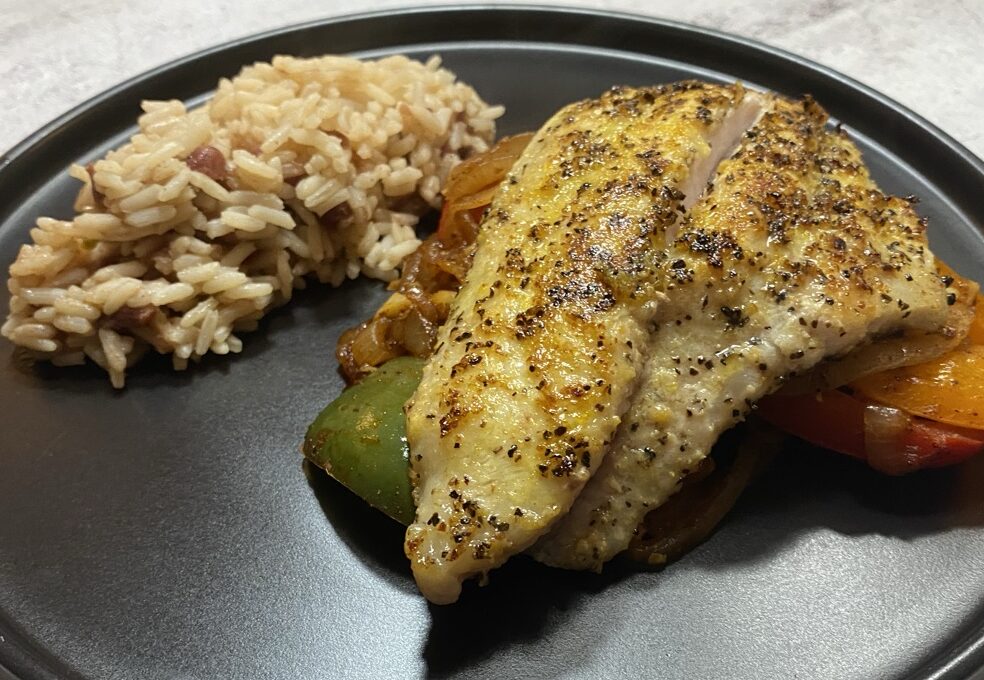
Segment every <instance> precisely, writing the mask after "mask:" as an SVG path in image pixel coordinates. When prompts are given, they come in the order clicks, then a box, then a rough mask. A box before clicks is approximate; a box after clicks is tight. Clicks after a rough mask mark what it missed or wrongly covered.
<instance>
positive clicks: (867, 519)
mask: <svg viewBox="0 0 984 680" xmlns="http://www.w3.org/2000/svg"><path fill="white" fill-rule="evenodd" d="M329 51H331V52H351V53H355V54H359V55H364V56H368V55H380V54H386V53H392V52H404V53H408V54H411V55H413V56H416V57H426V56H428V55H430V54H432V53H435V52H436V53H440V54H441V55H442V56H443V57H444V60H445V63H446V64H447V65H448V66H450V67H451V68H452V69H453V70H455V71H456V72H457V73H458V74H459V75H460V76H461V77H462V78H463V79H465V80H467V81H468V82H470V83H472V84H474V85H475V86H476V87H477V88H478V90H479V91H480V93H481V94H482V95H483V96H484V97H485V98H486V99H487V100H488V101H490V102H501V103H504V104H505V105H506V107H507V111H508V113H507V115H506V117H505V118H504V120H503V122H502V125H501V130H502V132H505V133H509V132H515V131H518V130H525V129H532V128H535V127H537V126H538V125H539V123H540V122H541V121H543V120H544V119H545V118H546V117H547V116H548V114H550V113H551V112H552V111H553V110H554V109H555V108H557V107H558V106H560V105H561V104H564V103H567V102H569V101H571V100H574V99H576V98H580V97H585V96H589V95H594V94H597V93H598V92H600V91H601V90H603V89H605V88H607V87H609V86H611V85H613V84H616V83H625V84H643V83H654V82H659V81H668V80H673V79H678V78H684V77H691V76H696V77H700V78H708V79H712V80H732V79H735V78H741V79H743V80H745V81H747V82H750V83H753V84H755V85H757V86H762V87H767V88H772V89H776V90H779V91H781V92H785V93H788V94H799V93H803V92H810V93H812V94H814V95H815V96H816V98H817V99H818V100H819V101H820V102H821V103H822V104H823V105H825V106H826V107H827V108H828V109H829V110H830V111H831V113H832V114H833V115H834V116H836V117H837V118H838V119H839V120H841V121H843V122H844V123H845V124H846V125H847V126H848V128H849V129H850V130H851V132H852V133H853V134H854V137H855V138H856V139H857V140H858V142H859V143H860V145H861V147H862V149H863V151H864V153H865V156H866V158H867V160H868V163H869V165H870V166H871V169H872V172H873V173H874V175H875V176H876V177H877V179H878V180H879V181H880V182H881V183H882V186H883V187H884V188H885V189H887V190H889V191H892V192H897V193H901V194H917V195H918V196H920V197H921V199H922V204H921V206H920V210H921V212H922V213H923V214H924V215H925V216H926V217H928V218H929V219H930V223H931V229H932V242H933V245H934V247H935V249H936V251H937V252H938V253H939V254H940V255H941V256H942V257H944V258H945V259H946V260H948V261H949V262H951V264H953V265H954V266H955V267H956V268H957V269H960V270H962V271H963V272H964V273H966V274H969V275H971V276H974V277H976V278H977V279H978V280H984V237H982V234H981V232H980V231H979V229H978V227H977V226H975V225H979V224H982V223H984V203H982V202H981V200H980V197H981V196H982V195H984V168H982V164H981V162H980V161H979V160H977V159H975V158H974V157H973V156H972V155H971V154H970V153H968V152H967V151H966V150H964V149H963V148H961V147H960V146H959V145H957V144H956V143H955V142H954V141H953V140H951V139H950V138H948V137H947V136H946V135H944V134H943V133H941V132H940V131H939V130H937V129H936V128H934V127H933V126H931V125H929V124H928V123H926V122H925V121H923V120H921V119H919V118H917V117H916V116H914V115H913V114H912V113H910V112H908V111H906V110H905V109H903V108H901V107H900V106H898V105H896V104H894V103H892V102H891V101H888V100H887V99H885V98H884V97H881V96H880V95H878V94H876V93H874V92H872V91H870V90H868V89H867V88H865V87H863V86H861V85H859V84H857V83H855V82H852V81H850V80H848V79H846V78H844V77H842V76H839V75H837V74H836V73H833V72H831V71H828V70H826V69H824V68H821V67H819V66H816V65H814V64H811V63H808V62H806V61H804V60H802V59H799V58H796V57H793V56H791V55H788V54H785V53H782V52H779V51H776V50H772V49H769V48H766V47H763V46H761V45H758V44H755V43H751V42H748V41H745V40H741V39H737V38H733V37H728V36H724V35H720V34H717V33H713V32H710V31H705V30H700V29H695V28H692V27H688V26H681V25H677V24H671V23H666V22H659V21H652V20H646V19H639V18H632V17H627V16H615V15H607V14H600V13H594V12H587V11H569V10H547V9H537V8H518V7H513V8H508V9H506V8H488V7H471V8H442V9H427V10H409V11H399V12H390V13H383V14H375V15H369V16H360V17H355V18H348V19H341V20H333V21H328V22H320V23H313V24H308V25H304V26H298V27H294V28H288V29H284V30H279V31H276V32H273V33H269V34H265V35H262V36H258V37H256V38H250V39H247V40H242V41H238V42H235V43H231V44H228V45H224V46H221V47H218V48H215V49H212V50H209V51H207V52H203V53H200V54H197V55H194V56H192V57H189V58H187V59H183V60H181V61H178V62H175V63H173V64H171V65H168V66H165V67H163V68H160V69H157V70H155V71H153V72H151V73H148V74H146V75H144V76H141V77H139V78H137V79H135V80H132V81H130V82H128V83H126V84H124V85H121V86H120V87H117V88H115V89H113V90H111V91H110V92H107V93H105V94H103V95H100V96H99V97H97V98H95V99H93V100H92V101H90V102H88V103H86V104H84V105H83V106H81V107H79V108H78V109H76V110H75V111H73V112H71V113H70V114H68V115H67V116H64V117H63V118H60V119H59V120H57V121H55V122H54V123H52V124H51V125H49V126H47V127H45V128H44V129H43V130H41V131H40V132H38V133H37V134H36V135H34V136H33V137H31V138H30V139H28V140H27V141H26V142H24V143H23V144H22V145H20V146H19V147H17V148H16V149H14V150H13V151H12V152H11V153H10V154H9V155H7V156H6V157H4V158H3V159H0V168H2V169H0V263H2V264H3V266H4V268H5V267H6V265H7V264H8V263H9V262H10V261H12V260H13V258H14V256H15V253H16V251H17V248H18V247H19V245H20V244H21V243H22V242H23V241H25V240H26V238H27V231H28V228H29V226H30V225H31V224H32V222H33V220H34V219H35V218H36V217H37V216H39V215H43V214H44V215H68V214H69V212H70V207H71V199H72V195H73V192H74V182H73V181H72V180H70V179H69V178H68V177H67V176H66V175H65V174H64V172H63V170H64V168H65V167H66V166H67V165H68V163H70V162H71V161H74V160H78V159H81V160H82V161H83V162H85V161H86V160H89V159H93V158H95V157H97V156H99V155H101V154H102V153H103V152H104V151H105V150H106V149H107V148H109V147H110V146H112V145H116V144H119V143H120V142H121V140H123V139H124V138H125V136H126V135H127V134H128V133H129V132H130V131H131V130H132V127H131V126H132V124H133V123H134V121H135V117H136V114H137V110H138V108H137V107H138V103H139V101H140V100H141V99H142V98H171V97H175V98H180V99H186V100H198V99H200V98H201V97H203V96H204V95H206V94H207V93H208V91H209V89H210V88H211V87H213V86H214V84H215V82H216V80H217V79H218V78H219V77H220V76H228V75H232V74H233V73H235V72H236V71H237V70H238V69H239V68H240V66H241V65H243V64H246V63H249V62H252V61H254V60H266V59H269V58H270V57H271V56H272V55H274V54H276V53H294V54H300V55H314V54H321V53H325V52H329ZM878 67H879V65H877V64H872V68H878ZM384 294H385V293H384V291H383V289H382V287H381V286H380V285H379V284H377V283H373V282H355V283H352V284H348V285H346V286H344V287H342V288H341V289H338V290H328V289H324V288H320V289H316V290H309V291H307V292H306V293H305V294H303V295H301V296H300V298H299V299H298V300H297V301H296V302H295V303H294V304H293V305H292V306H290V307H289V308H286V309H283V310H280V311H278V312H276V313H275V314H273V315H272V316H271V317H270V318H269V319H268V320H267V321H266V322H265V323H264V324H263V327H262V329H261V330H260V331H259V332H257V333H255V334H253V335H252V336H250V337H248V339H247V342H246V349H245V351H244V353H243V355H242V356H240V357H236V358H234V359H228V358H220V357H214V358H210V359H209V360H207V361H205V362H203V365H202V366H200V367H198V368H196V369H194V370H191V371H188V372H186V373H180V374H176V373H172V372H171V371H170V370H169V368H168V365H167V362H165V361H163V360H161V361H150V362H149V363H146V364H144V365H142V366H140V367H139V368H138V369H137V370H134V371H133V372H132V373H131V375H130V376H129V380H128V387H127V389H126V390H125V391H122V392H114V390H113V389H112V388H111V387H110V385H109V382H108V380H107V379H106V378H105V377H104V376H103V375H102V374H101V373H100V372H99V371H97V370H96V369H93V368H75V369H68V370H59V369H53V368H50V367H47V368H46V367H37V368H24V367H21V366H18V365H17V362H15V361H14V360H13V359H12V358H11V357H12V353H11V350H10V347H9V345H8V346H5V347H4V348H3V349H2V352H3V355H4V359H3V362H2V365H0V432H2V433H3V445H2V451H0V664H2V665H3V666H6V668H8V669H9V671H10V672H11V673H13V674H14V675H15V676H17V677H21V678H49V677H50V678H54V677H57V678H203V679H204V678H244V679H249V680H252V679H255V678H292V679H294V678H297V679H300V678H341V677H346V678H362V677H366V678H368V677H375V678H407V677H418V676H427V677H468V678H506V677H509V678H512V677H540V678H548V677H560V676H563V677H578V678H598V677H604V676H615V677H661V678H780V677H782V678H788V677H804V678H806V677H810V678H874V677H878V678H901V677H906V678H908V677H923V678H925V677H933V678H944V677H945V678H958V677H967V676H969V675H970V674H972V673H973V672H974V671H975V670H976V669H978V668H979V667H981V665H982V661H984V643H982V641H981V640H982V634H984V604H982V603H984V501H982V494H981V491H980V490H981V489H982V488H984V460H977V461H976V462H972V463H971V464H969V465H965V466H963V467H962V468H960V469H951V470H942V471H937V472H930V473H925V474H920V475H916V476H912V477H909V478H904V479H890V478H885V477H882V476H879V475H878V474H876V473H873V472H870V471H869V470H867V469H865V468H864V467H862V466H860V465H858V464H855V463H854V462H852V461H850V460H847V459H844V458H841V457H838V456H836V455H833V454H829V453H822V452H817V451H811V450H805V449H804V450H802V451H795V452H790V453H789V454H787V455H786V456H784V457H783V458H782V459H780V460H779V461H778V462H777V464H776V465H775V466H774V468H773V469H772V471H771V472H770V473H768V474H767V475H766V477H765V478H764V479H762V480H761V481H760V482H759V483H758V484H757V485H756V486H755V487H754V488H753V489H752V490H750V491H749V493H748V494H747V495H746V497H745V498H744V499H743V500H742V502H741V504H740V506H739V507H738V508H737V509H736V510H735V512H734V513H733V514H732V515H731V516H730V517H729V518H728V520H727V521H726V523H725V524H724V526H722V527H721V529H720V530H719V531H718V532H717V533H716V534H715V535H714V536H713V537H712V538H711V540H710V541H708V542H707V543H706V544H705V545H703V546H702V547H701V548H699V549H698V550H696V551H694V552H693V553H691V554H690V555H688V556H687V557H686V558H685V559H684V560H683V561H682V562H680V563H678V564H676V565H674V566H672V567H670V568H668V569H666V570H665V571H663V572H661V573H652V572H639V571H635V570H633V569H631V568H629V567H626V566H625V565H621V564H615V565H613V566H612V567H611V568H610V569H607V570H606V572H605V574H604V575H602V576H597V575H592V574H575V573H564V572H557V571H552V570H549V569H547V568H545V567H541V566H539V565H537V564H534V563H532V562H530V561H528V560H525V559H522V558H520V559H516V560H514V561H513V562H511V563H510V564H509V565H508V566H507V567H506V568H504V569H502V570H501V571H499V572H496V573H494V574H493V577H492V583H491V585H489V586H488V587H486V588H483V589H480V588H477V587H469V588H468V589H466V592H465V595H464V597H463V599H462V601H461V602H460V603H459V604H458V605H456V606H452V607H444V608H435V607H429V606H428V605H427V603H426V602H425V601H424V600H423V598H421V597H420V596H419V595H418V593H417V591H416V589H415V587H414V584H413V581H412V579H411V578H410V575H409V570H408V568H407V564H406V562H405V559H404V558H403V555H402V546H401V531H400V529H399V528H398V527H396V526H394V525H392V524H391V523H389V522H388V520H386V519H384V518H383V517H382V516H380V515H378V514H376V513H374V512H373V511H371V510H369V509H367V508H366V507H364V506H363V505H362V504H361V503H360V502H359V501H357V500H356V499H354V498H353V497H351V496H350V495H349V494H348V492H346V491H345V490H344V489H342V488H341V487H339V486H337V485H336V484H335V483H334V482H332V481H331V480H330V479H328V478H327V476H325V475H324V474H323V473H320V472H318V471H310V470H307V469H305V468H304V467H303V466H302V464H301V456H300V454H299V451H298V446H299V443H300V440H301V437H302V434H303V432H304V428H305V426H306V425H307V423H308V421H309V420H311V418H312V417H313V416H314V415H315V414H316V413H317V411H318V410H319V409H320V408H321V406H322V405H323V404H324V403H325V402H326V401H327V400H329V399H330V398H331V397H333V396H334V395H335V394H337V392H338V391H339V389H340V387H341V383H340V380H339V378H338V377H337V375H336V372H335V363H334V361H333V357H332V350H333V347H334V345H335V340H336V338H337V336H338V333H339V331H340V330H341V329H343V328H345V327H346V326H349V325H351V324H353V323H354V322H355V321H356V320H360V319H362V318H363V317H364V316H366V315H367V313H368V312H369V310H370V309H371V308H373V307H374V306H375V304H376V303H378V301H379V300H381V299H382V297H383V295H384ZM0 306H2V307H4V308H5V307H6V304H4V301H0ZM2 673H3V671H2V669H0V675H2Z"/></svg>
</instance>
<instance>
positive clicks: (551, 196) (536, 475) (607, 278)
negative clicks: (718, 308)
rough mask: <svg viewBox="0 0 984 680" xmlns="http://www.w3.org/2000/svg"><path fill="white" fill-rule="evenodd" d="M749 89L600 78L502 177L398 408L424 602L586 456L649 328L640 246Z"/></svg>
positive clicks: (534, 511) (559, 487)
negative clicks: (467, 264) (411, 391)
mask: <svg viewBox="0 0 984 680" xmlns="http://www.w3.org/2000/svg"><path fill="white" fill-rule="evenodd" d="M761 101H762V100H761V98H760V97H759V96H758V95H754V94H748V93H746V92H745V90H744V89H743V88H741V87H740V86H730V87H722V86H714V85H706V84H700V83H693V82H689V83H681V84H677V85H673V86H668V87H658V88H646V89H638V90H633V89H615V90H613V91H611V92H609V93H607V94H606V95H604V96H602V97H601V98H600V99H597V100H591V101H585V102H581V103H577V104H574V105H571V106H568V107H566V108H564V109H562V110H561V111H560V112H558V113H557V114H556V115H554V116H553V117H552V118H551V119H550V120H549V121H548V122H547V123H546V125H545V126H544V127H543V128H542V129H541V130H540V131H539V132H538V133H537V134H536V136H535V137H534V138H533V140H532V142H531V143H530V145H529V147H528V148H527V150H526V151H525V152H524V154H523V156H522V157H521V158H520V159H519V161H518V162H517V164H516V166H515V167H514V168H513V171H512V173H511V174H510V176H509V177H508V179H507V181H505V182H503V185H502V187H501V188H500V190H499V191H498V193H497V195H496V197H495V198H494V200H493V202H492V205H491V207H490V209H489V213H488V216H487V217H486V219H485V220H484V222H483V225H482V229H481V233H480V234H479V238H478V247H477V250H476V254H475V258H474V263H473V265H472V269H471V271H470V272H469V274H468V276H467V278H466V280H465V283H464V285H463V287H462V288H461V290H460V292H459V294H458V296H457V297H456V299H455V302H454V304H453V306H452V309H451V311H450V314H449V317H448V321H447V323H446V324H445V326H444V327H443V328H442V329H441V331H440V333H439V337H438V344H437V349H436V352H435V354H434V356H433V357H432V358H431V360H430V361H429V362H428V364H427V366H426V368H425V369H424V374H423V379H422V381H421V384H420V386H419V388H418V389H417V391H416V393H415V395H414V397H413V398H412V399H411V400H410V402H409V403H408V405H407V437H408V440H409V445H410V462H411V467H412V479H413V482H414V495H415V500H416V503H417V516H416V521H415V522H414V523H413V524H412V525H411V526H410V527H409V529H408V530H407V535H406V545H405V549H406V553H407V556H408V557H409V558H410V560H411V565H412V568H413V572H414V576H415V577H416V579H417V583H418V585H419V587H420V589H421V591H422V592H423V593H424V595H425V596H426V597H427V598H428V599H430V600H431V601H433V602H436V603H448V602H453V601H454V600H456V599H457V597H458V595H459V593H460V590H461V582H462V581H463V580H465V579H467V578H469V577H472V576H475V575H484V574H486V573H487V572H488V571H489V570H490V569H493V568H495V567H496V566H498V565H500V564H502V563H503V562H504V561H505V560H506V559H507V558H508V557H510V556H511V555H513V554H515V553H518V552H521V551H523V550H525V549H527V548H528V547H529V546H530V545H532V544H533V543H534V542H535V541H536V540H537V539H538V538H539V537H540V536H541V535H542V534H544V532H546V531H547V530H548V529H549V528H550V527H551V526H552V525H553V524H554V523H555V522H556V521H557V519H558V518H560V517H561V516H563V515H564V514H565V513H566V512H567V511H568V509H569V508H570V506H571V504H572V503H573V502H574V499H575V498H576V497H577V495H578V493H579V492H580V491H581V489H582V487H583V486H584V484H585V482H587V481H588V479H589V477H590V476H591V474H592V473H593V472H594V471H595V470H596V469H598V466H599V465H601V464H602V461H603V459H604V457H605V454H606V453H607V451H608V449H609V447H610V445H611V442H612V440H613V438H615V436H616V431H617V429H618V427H619V425H620V423H621V422H622V415H623V413H624V412H625V411H626V409H628V408H629V405H630V404H631V403H632V400H633V397H634V396H635V394H636V391H637V387H638V384H639V381H640V379H642V378H644V377H647V376H648V374H647V372H646V371H645V368H646V365H647V358H648V354H649V350H648V346H649V345H650V344H652V342H653V341H654V340H656V339H658V338H659V337H661V336H659V335H653V333H652V330H653V325H652V321H653V318H654V315H655V314H658V313H659V309H660V305H661V301H662V300H663V297H664V296H663V294H662V289H663V288H664V284H663V282H662V276H661V275H659V270H660V267H661V266H662V265H661V264H660V263H659V262H657V259H658V258H656V259H654V254H656V255H658V254H659V253H662V252H663V251H664V250H665V247H666V244H665V235H666V233H667V232H668V231H669V230H672V229H674V228H676V225H677V223H678V221H679V219H680V216H681V215H682V214H683V213H684V212H685V211H686V209H687V208H689V207H690V205H692V204H693V203H694V202H696V200H697V198H698V196H699V194H700V192H701V191H702V190H703V189H704V187H705V185H706V183H707V179H708V178H709V176H710V174H711V173H712V172H713V170H714V168H715V167H716V166H717V164H718V162H719V161H720V160H721V159H722V158H724V157H725V156H727V155H728V154H730V153H731V151H732V150H733V149H734V148H735V146H736V145H737V143H738V141H739V139H740V137H741V134H742V133H743V132H744V130H745V129H747V127H748V126H749V125H750V124H752V123H753V122H754V120H755V119H756V118H757V116H758V115H759V114H760V112H761V108H762V106H761Z"/></svg>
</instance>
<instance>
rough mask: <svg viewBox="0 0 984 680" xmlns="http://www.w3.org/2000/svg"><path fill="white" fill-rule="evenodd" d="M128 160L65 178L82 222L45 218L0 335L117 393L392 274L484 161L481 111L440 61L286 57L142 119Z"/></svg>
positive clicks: (153, 106)
mask: <svg viewBox="0 0 984 680" xmlns="http://www.w3.org/2000/svg"><path fill="white" fill-rule="evenodd" d="M142 108H143V115H142V116H141V117H140V119H139V131H138V132H137V133H136V134H135V135H134V136H133V137H132V138H131V139H130V141H129V143H127V144H126V145H124V146H123V147H121V148H119V149H116V150H114V151H111V152H110V153H109V154H108V155H107V156H106V157H105V158H103V159H101V160H98V161H96V162H95V163H92V164H90V165H89V166H87V167H82V166H81V165H73V166H72V167H71V168H70V169H69V174H70V175H71V176H72V177H74V178H75V179H77V180H79V181H80V182H81V184H82V187H81V189H80V191H79V194H78V198H77V200H76V204H75V210H76V213H77V214H76V215H75V217H74V218H73V219H71V220H59V219H53V218H48V217H42V218H40V219H38V221H37V226H36V227H35V228H34V229H32V230H31V239H32V243H31V244H28V245H24V246H22V247H21V250H20V252H19V254H18V256H17V259H16V261H15V262H14V263H13V264H12V265H11V266H10V278H9V281H8V287H9V289H10V293H11V296H12V297H11V301H10V312H9V315H8V317H7V320H6V322H5V323H4V324H3V326H2V327H0V332H2V334H3V335H4V336H6V337H7V338H9V339H10V340H11V341H13V342H14V343H16V344H18V345H21V346H23V347H25V348H27V349H28V350H30V351H31V352H32V353H33V355H34V356H36V357H37V358H40V359H47V360H50V361H52V362H53V363H55V364H56V365H72V364H78V363H81V362H82V361H83V360H84V357H89V359H91V360H92V361H94V362H95V363H97V364H99V365H100V366H102V367H103V368H104V369H105V370H106V371H107V372H108V373H109V376H110V379H111V381H112V383H113V385H114V386H116V387H122V386H123V381H124V373H125V370H126V368H127V367H128V366H131V365H132V364H133V363H134V362H135V361H136V360H137V359H138V358H139V357H140V356H141V355H142V354H143V352H144V351H145V350H146V349H148V348H153V349H154V350H156V351H157V352H160V353H163V354H171V355H172V359H173V364H174V367H175V368H176V369H183V368H185V367H186V366H187V365H188V360H189V359H190V360H191V361H197V360H198V359H200V358H201V357H202V356H204V355H205V354H207V353H208V352H213V353H217V354H227V353H235V352H239V351H240V350H241V349H242V340H241V338H240V337H239V336H238V333H241V332H244V331H248V330H253V329H255V328H256V325H257V321H258V320H259V319H260V318H261V317H262V316H263V315H264V314H265V313H266V312H267V311H268V310H270V309H271V308H273V307H275V306H276V305H279V304H283V303H284V302H286V301H287V300H289V299H290V297H291V294H292V292H293V290H294V289H295V288H299V287H303V286H304V285H305V279H306V278H315V277H316V278H317V279H318V280H319V281H321V282H323V283H328V284H331V285H333V286H337V285H339V284H341V283H342V282H343V281H344V280H345V279H347V278H354V277H356V276H358V275H360V274H363V275H366V276H370V277H373V278H376V279H381V280H384V281H390V280H393V279H395V278H397V276H398V275H399V267H400V266H401V263H402V261H403V259H404V258H405V257H406V256H407V255H409V254H410V253H412V252H413V251H414V250H415V249H416V248H417V246H418V245H419V244H420V241H419V240H418V238H417V235H416V233H415V231H414V227H415V226H416V224H417V221H418V218H419V217H420V215H421V214H422V213H423V212H424V211H426V210H428V209H430V208H436V207H438V206H439V203H440V195H439V191H440V188H441V187H442V186H443V185H444V182H445V180H446V178H447V175H448V172H449V171H450V170H451V168H452V167H454V165H455V164H457V163H458V162H459V161H460V160H461V159H462V158H464V157H466V156H467V155H470V154H472V153H475V152H480V151H484V150H485V149H487V148H488V146H489V144H490V142H491V141H492V139H493V137H494V133H495V119H496V118H497V117H498V116H499V115H501V114H502V107H493V106H488V105H487V104H486V103H485V102H483V101H482V100H481V99H480V98H479V97H478V95H477V94H476V93H475V91H474V89H472V88H471V87H469V86H468V85H466V84H464V83H461V82H458V81H457V80H456V78H455V75H454V74H453V73H451V72H450V71H448V70H447V69H444V68H441V66H440V60H439V59H438V58H437V57H432V58H431V59H430V60H429V61H428V62H427V63H426V64H423V63H420V62H417V61H413V60H411V59H408V58H406V57H403V56H393V57H387V58H384V59H380V60H378V61H359V60H356V59H351V58H346V57H335V56H326V57H319V58H314V59H299V58H294V57H288V56H279V57H275V58H274V59H273V61H272V62H271V63H257V64H253V65H252V66H247V67H246V68H244V69H243V70H242V71H241V72H240V73H239V74H238V75H237V76H236V77H234V78H232V79H231V80H227V79H223V80H221V81H220V82H219V85H218V88H217V90H216V93H215V95H214V97H213V98H212V99H211V100H210V101H209V102H208V103H207V104H205V105H204V106H202V107H200V108H197V109H194V110H191V111H189V110H187V109H186V108H185V106H184V104H182V103H181V102H179V101H147V102H144V103H143V106H142Z"/></svg>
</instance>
